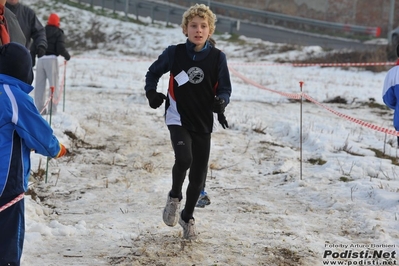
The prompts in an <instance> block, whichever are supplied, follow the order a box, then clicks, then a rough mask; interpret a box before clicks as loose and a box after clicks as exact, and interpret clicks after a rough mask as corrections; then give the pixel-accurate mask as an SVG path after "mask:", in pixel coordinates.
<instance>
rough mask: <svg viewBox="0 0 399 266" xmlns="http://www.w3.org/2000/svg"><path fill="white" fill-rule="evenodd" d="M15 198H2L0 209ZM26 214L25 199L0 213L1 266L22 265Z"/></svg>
mask: <svg viewBox="0 0 399 266" xmlns="http://www.w3.org/2000/svg"><path fill="white" fill-rule="evenodd" d="M14 198H15V197H10V198H5V199H1V198H0V207H1V206H4V205H5V204H7V203H9V202H10V201H11V200H13V199H14ZM24 213H25V204H24V199H22V200H20V201H18V202H17V203H15V204H14V205H12V206H10V207H8V208H7V209H5V210H4V211H2V212H0V265H11V266H19V265H20V260H21V255H22V249H23V243H24V236H25V218H24V215H25V214H24Z"/></svg>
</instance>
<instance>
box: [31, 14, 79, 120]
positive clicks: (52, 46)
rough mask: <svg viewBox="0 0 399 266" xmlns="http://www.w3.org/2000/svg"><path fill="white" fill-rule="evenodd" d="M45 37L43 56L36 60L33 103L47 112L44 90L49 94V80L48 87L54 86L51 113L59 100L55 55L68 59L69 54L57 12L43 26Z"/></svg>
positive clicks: (42, 111) (40, 109)
mask: <svg viewBox="0 0 399 266" xmlns="http://www.w3.org/2000/svg"><path fill="white" fill-rule="evenodd" d="M45 31H46V38H47V50H46V53H45V55H44V56H42V57H40V58H39V59H38V60H37V67H36V79H35V104H36V107H37V109H38V110H39V112H40V113H42V114H46V113H49V112H50V110H49V108H47V109H45V108H46V107H45V106H44V105H45V98H46V91H48V94H50V90H47V89H46V82H47V80H48V81H49V84H50V87H54V95H53V101H52V103H53V104H52V108H51V109H52V110H51V112H52V114H55V113H56V112H57V104H58V101H59V95H60V92H59V82H58V76H59V69H58V60H57V57H58V56H59V55H62V56H63V57H64V58H65V60H67V61H68V60H69V59H70V58H71V56H70V55H69V53H68V51H67V50H66V48H65V36H64V32H63V30H62V29H61V28H60V18H59V17H58V15H57V14H55V13H52V14H50V16H49V18H48V22H47V25H46V26H45Z"/></svg>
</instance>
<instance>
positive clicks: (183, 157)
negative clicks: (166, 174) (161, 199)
mask: <svg viewBox="0 0 399 266" xmlns="http://www.w3.org/2000/svg"><path fill="white" fill-rule="evenodd" d="M168 128H169V132H170V139H171V142H172V146H173V150H174V152H175V164H174V165H173V169H172V190H171V192H170V195H171V197H181V196H182V187H183V183H184V179H185V177H186V173H187V170H188V169H190V172H189V174H188V180H189V183H188V187H187V191H186V205H185V206H184V209H183V213H182V218H183V220H184V221H186V222H188V220H189V219H191V218H192V217H193V213H194V208H195V205H196V204H197V200H198V197H199V195H200V193H201V190H202V188H203V186H204V183H205V178H206V174H207V170H208V161H209V153H210V149H211V134H210V133H196V132H193V131H189V130H187V129H185V128H183V127H181V126H168Z"/></svg>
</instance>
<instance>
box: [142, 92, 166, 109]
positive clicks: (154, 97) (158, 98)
mask: <svg viewBox="0 0 399 266" xmlns="http://www.w3.org/2000/svg"><path fill="white" fill-rule="evenodd" d="M145 96H146V97H147V99H148V103H149V104H150V106H151V108H153V109H157V108H158V107H159V106H161V105H162V103H163V100H166V96H165V94H163V93H160V92H157V91H156V90H149V91H147V92H146V93H145Z"/></svg>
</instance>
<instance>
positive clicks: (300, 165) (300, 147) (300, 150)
mask: <svg viewBox="0 0 399 266" xmlns="http://www.w3.org/2000/svg"><path fill="white" fill-rule="evenodd" d="M299 85H300V87H301V105H300V106H301V107H300V112H299V115H300V121H299V153H300V155H299V178H300V180H302V102H303V97H302V86H303V81H300V82H299Z"/></svg>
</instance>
